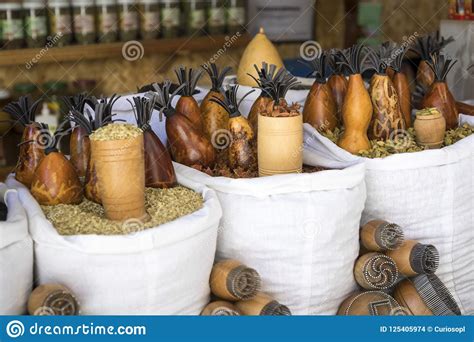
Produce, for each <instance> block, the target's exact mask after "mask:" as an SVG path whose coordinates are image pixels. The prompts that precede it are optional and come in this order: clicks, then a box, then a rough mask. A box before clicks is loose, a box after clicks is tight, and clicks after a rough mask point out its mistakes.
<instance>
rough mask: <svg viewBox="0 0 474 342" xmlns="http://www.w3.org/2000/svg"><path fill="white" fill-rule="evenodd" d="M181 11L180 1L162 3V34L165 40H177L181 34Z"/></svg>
mask: <svg viewBox="0 0 474 342" xmlns="http://www.w3.org/2000/svg"><path fill="white" fill-rule="evenodd" d="M180 26H181V11H180V4H179V0H162V1H161V32H162V36H163V38H176V37H178V36H179V34H180Z"/></svg>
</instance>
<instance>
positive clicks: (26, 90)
mask: <svg viewBox="0 0 474 342" xmlns="http://www.w3.org/2000/svg"><path fill="white" fill-rule="evenodd" d="M36 89H37V88H36V85H35V84H33V83H16V84H15V85H14V86H13V91H14V92H15V93H19V94H30V93H32V92H34V91H35V90H36Z"/></svg>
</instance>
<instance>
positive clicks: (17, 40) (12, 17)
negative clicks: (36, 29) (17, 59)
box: [0, 1, 25, 49]
mask: <svg viewBox="0 0 474 342" xmlns="http://www.w3.org/2000/svg"><path fill="white" fill-rule="evenodd" d="M0 41H1V45H2V49H20V48H22V47H23V46H24V42H25V40H24V32H23V15H22V7H21V2H20V1H2V2H0Z"/></svg>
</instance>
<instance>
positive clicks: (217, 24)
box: [207, 0, 225, 34]
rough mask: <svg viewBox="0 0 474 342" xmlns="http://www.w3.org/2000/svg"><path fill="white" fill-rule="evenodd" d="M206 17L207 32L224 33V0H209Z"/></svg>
mask: <svg viewBox="0 0 474 342" xmlns="http://www.w3.org/2000/svg"><path fill="white" fill-rule="evenodd" d="M207 18H208V20H207V31H208V32H209V34H223V33H225V0H209V1H208V8H207Z"/></svg>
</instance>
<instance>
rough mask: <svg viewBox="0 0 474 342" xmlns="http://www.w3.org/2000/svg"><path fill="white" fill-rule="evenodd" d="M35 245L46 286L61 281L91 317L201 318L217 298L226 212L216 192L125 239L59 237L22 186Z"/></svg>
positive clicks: (38, 268)
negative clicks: (214, 286) (214, 277)
mask: <svg viewBox="0 0 474 342" xmlns="http://www.w3.org/2000/svg"><path fill="white" fill-rule="evenodd" d="M8 181H9V182H10V183H11V184H12V185H13V186H15V187H18V188H19V189H18V191H19V194H20V199H21V201H22V202H23V205H24V207H25V209H26V211H27V214H28V218H29V221H30V231H31V235H32V237H33V240H34V242H35V256H36V276H37V281H38V283H39V284H44V283H52V282H57V283H61V284H64V285H66V286H67V287H68V288H70V289H71V290H72V291H73V292H74V293H75V295H76V296H77V298H78V300H79V302H80V306H81V314H85V315H136V314H139V315H198V314H199V313H200V312H201V310H202V309H203V308H204V306H205V305H207V303H208V302H209V299H210V289H209V276H210V272H211V268H212V265H213V262H214V255H215V249H216V238H217V228H218V224H219V220H220V218H221V214H222V211H221V208H220V205H219V202H218V199H217V196H216V194H215V193H214V191H212V190H210V189H208V188H205V187H202V186H198V185H196V184H194V183H192V182H186V181H183V182H182V183H181V184H183V185H184V186H187V187H189V188H191V189H194V190H196V191H198V192H200V193H202V194H203V197H204V201H205V202H204V207H203V208H202V209H201V210H199V211H197V212H195V213H193V214H190V215H187V216H184V217H182V218H179V219H177V220H175V221H172V222H169V223H167V224H163V225H161V226H158V227H156V228H152V229H147V230H144V231H142V232H138V233H134V234H130V235H124V236H119V235H115V236H98V235H78V236H60V235H59V234H58V233H57V231H56V229H55V228H54V227H53V226H52V224H51V223H50V222H49V221H48V220H46V218H45V216H44V214H43V211H42V210H41V208H40V206H39V205H38V203H37V202H36V201H35V200H34V198H33V197H32V196H31V194H30V192H29V191H28V190H27V189H26V188H24V187H22V186H21V185H20V184H19V183H17V182H15V181H14V180H13V179H12V178H10V179H9V180H8Z"/></svg>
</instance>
